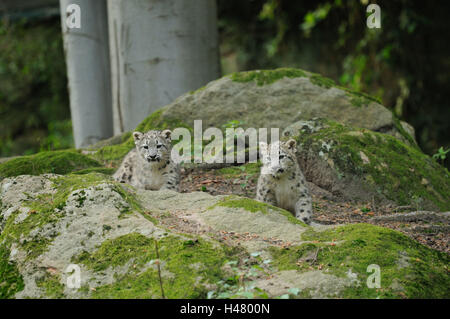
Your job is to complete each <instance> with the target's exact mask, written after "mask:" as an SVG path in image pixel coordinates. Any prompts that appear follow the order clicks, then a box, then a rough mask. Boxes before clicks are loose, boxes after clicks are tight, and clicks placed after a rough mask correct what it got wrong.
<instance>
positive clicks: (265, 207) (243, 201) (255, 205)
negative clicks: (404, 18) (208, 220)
mask: <svg viewBox="0 0 450 319" xmlns="http://www.w3.org/2000/svg"><path fill="white" fill-rule="evenodd" d="M216 206H222V207H232V208H243V209H245V210H246V211H249V212H252V213H256V212H261V213H263V214H268V213H269V212H270V211H274V212H277V213H280V214H281V215H283V216H285V217H286V218H287V219H288V220H289V221H290V222H291V223H293V224H298V225H302V226H304V227H308V226H307V225H306V224H305V223H303V222H302V221H300V220H298V219H297V218H295V217H294V216H293V215H292V214H291V213H290V212H288V211H286V210H284V209H282V208H279V207H276V206H272V205H269V204H266V203H262V202H259V201H256V200H254V199H250V198H244V197H238V196H234V195H231V196H228V197H225V198H224V199H223V200H221V201H219V202H217V203H216V204H214V205H213V206H211V207H209V208H208V209H213V208H214V207H216Z"/></svg>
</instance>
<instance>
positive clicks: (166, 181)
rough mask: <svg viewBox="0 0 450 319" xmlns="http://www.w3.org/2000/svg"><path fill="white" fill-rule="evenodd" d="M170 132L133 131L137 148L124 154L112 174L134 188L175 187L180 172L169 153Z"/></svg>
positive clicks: (155, 188) (176, 188) (178, 180)
mask: <svg viewBox="0 0 450 319" xmlns="http://www.w3.org/2000/svg"><path fill="white" fill-rule="evenodd" d="M171 134H172V132H171V131H170V130H165V131H148V132H147V133H145V134H144V133H141V132H134V133H133V138H134V143H135V144H136V148H134V149H132V150H131V151H130V152H129V153H128V154H127V156H125V158H124V159H123V162H122V164H121V165H120V167H119V169H118V170H117V172H116V173H115V174H114V175H113V178H114V179H115V180H116V181H119V182H121V183H129V184H130V185H132V186H135V187H137V188H143V189H149V190H159V189H172V190H175V191H178V186H179V183H180V172H179V167H178V165H177V164H175V163H174V162H173V161H172V159H171V156H170V155H171V151H172V144H171Z"/></svg>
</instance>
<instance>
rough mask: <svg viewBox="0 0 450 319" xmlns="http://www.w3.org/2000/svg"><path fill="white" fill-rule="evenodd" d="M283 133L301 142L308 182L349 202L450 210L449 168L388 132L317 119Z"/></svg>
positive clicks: (302, 161) (293, 126) (286, 136)
mask: <svg viewBox="0 0 450 319" xmlns="http://www.w3.org/2000/svg"><path fill="white" fill-rule="evenodd" d="M282 135H283V138H285V139H288V138H294V139H296V140H297V142H298V143H297V147H298V152H297V153H298V160H299V163H300V166H301V168H302V170H303V172H304V174H305V175H306V178H307V179H308V180H309V181H312V182H313V183H314V184H316V185H318V186H320V187H322V188H324V189H326V190H328V191H330V192H332V193H333V194H335V195H338V196H341V197H343V198H344V199H345V200H357V201H373V200H376V201H379V202H384V203H386V204H387V203H395V204H396V205H409V206H411V209H430V210H435V209H437V210H441V211H444V210H449V209H450V200H449V193H450V174H449V172H448V170H447V169H445V168H444V167H442V166H441V165H439V164H438V163H437V162H436V161H435V160H434V159H432V158H431V157H429V156H427V155H425V154H423V153H422V152H421V151H420V150H419V149H418V148H416V147H413V146H409V145H407V144H406V143H403V142H401V141H400V140H398V139H396V138H394V137H392V136H390V135H388V134H383V133H377V132H374V131H371V130H367V129H361V128H354V127H351V126H347V125H343V124H339V123H336V122H333V121H330V120H327V119H314V120H311V121H299V122H296V123H294V124H292V125H290V126H289V127H287V128H286V129H285V130H284V131H283V134H282Z"/></svg>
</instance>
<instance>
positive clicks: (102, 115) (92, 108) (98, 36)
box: [60, 0, 113, 148]
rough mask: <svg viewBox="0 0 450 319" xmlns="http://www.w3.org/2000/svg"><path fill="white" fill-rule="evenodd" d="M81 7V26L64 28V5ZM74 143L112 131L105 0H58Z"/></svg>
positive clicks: (84, 143) (79, 144) (90, 140)
mask: <svg viewBox="0 0 450 319" xmlns="http://www.w3.org/2000/svg"><path fill="white" fill-rule="evenodd" d="M70 4H77V5H78V6H79V7H80V9H81V12H80V13H81V15H80V16H81V28H79V29H78V28H68V27H67V25H66V20H67V13H66V8H67V6H68V5H70ZM60 8H61V23H62V30H63V37H64V50H65V54H66V64H67V76H68V79H69V96H70V110H71V114H72V125H73V131H74V138H75V146H76V147H77V148H79V147H86V146H88V145H90V144H93V143H95V142H97V141H99V140H101V139H105V138H108V137H110V136H112V135H113V126H112V107H111V85H110V83H111V82H110V81H111V79H110V64H109V46H108V22H107V9H106V0H94V1H93V0H60Z"/></svg>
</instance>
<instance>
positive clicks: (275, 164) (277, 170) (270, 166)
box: [259, 139, 298, 177]
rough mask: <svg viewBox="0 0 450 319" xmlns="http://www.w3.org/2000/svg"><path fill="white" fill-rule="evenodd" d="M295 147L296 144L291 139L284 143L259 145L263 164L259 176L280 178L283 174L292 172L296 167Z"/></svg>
mask: <svg viewBox="0 0 450 319" xmlns="http://www.w3.org/2000/svg"><path fill="white" fill-rule="evenodd" d="M295 146H296V142H295V140H293V139H290V140H288V141H286V142H280V141H278V142H275V143H272V144H267V143H264V142H261V143H259V150H260V154H261V161H262V164H263V166H262V170H261V174H270V175H272V176H274V177H281V176H282V175H284V174H287V173H289V172H292V171H294V170H295V167H296V165H298V164H297V158H296V156H295Z"/></svg>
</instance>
